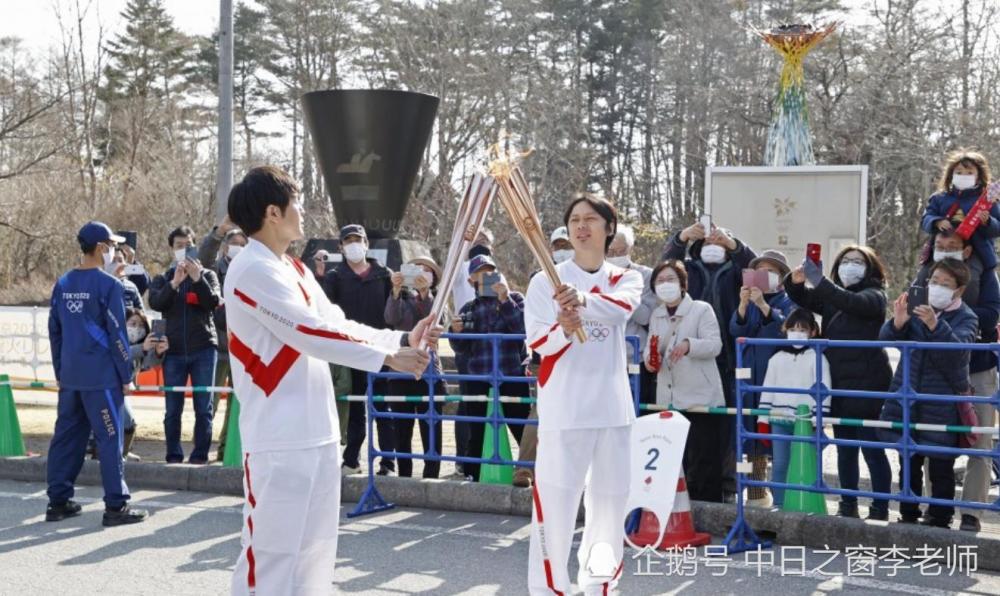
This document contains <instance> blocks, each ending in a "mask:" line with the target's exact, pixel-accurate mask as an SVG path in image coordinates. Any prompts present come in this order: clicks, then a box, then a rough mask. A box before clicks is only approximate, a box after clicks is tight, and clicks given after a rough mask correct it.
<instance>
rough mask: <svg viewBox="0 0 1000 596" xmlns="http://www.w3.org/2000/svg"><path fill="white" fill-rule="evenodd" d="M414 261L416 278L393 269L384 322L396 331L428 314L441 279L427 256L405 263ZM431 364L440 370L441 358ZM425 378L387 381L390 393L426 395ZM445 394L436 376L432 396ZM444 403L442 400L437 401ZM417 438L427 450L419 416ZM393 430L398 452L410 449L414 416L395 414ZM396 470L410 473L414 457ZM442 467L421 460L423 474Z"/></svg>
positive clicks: (413, 410) (398, 408)
mask: <svg viewBox="0 0 1000 596" xmlns="http://www.w3.org/2000/svg"><path fill="white" fill-rule="evenodd" d="M408 264H410V265H417V266H419V267H420V268H421V269H422V270H423V271H422V272H421V273H420V275H418V276H417V277H416V278H415V279H412V280H408V279H406V278H405V277H404V276H403V274H402V273H399V272H397V273H393V274H392V276H391V279H392V295H391V296H390V297H389V299H388V300H387V301H386V303H385V322H386V324H387V325H389V327H390V328H392V329H394V330H396V331H412V330H413V328H414V327H415V326H416V325H417V323H419V322H420V321H421V320H422V319H425V318H427V317H428V316H429V315H430V314H431V306H433V304H434V291H435V289H436V288H437V284H438V282H439V281H440V280H441V268H440V267H438V264H437V263H435V262H434V259H432V258H430V257H417V258H415V259H411V260H410V262H409V263H408ZM434 366H435V368H436V370H437V373H438V374H441V372H442V369H441V360H440V359H438V358H435V359H434ZM428 393H429V392H428V389H427V381H425V380H423V379H421V380H416V379H393V380H391V381H389V394H390V395H428ZM447 394H448V389H447V387H445V384H444V381H442V380H438V381H437V383H435V385H434V395H435V400H436V401H438V400H443V399H444V397H445V396H446V395H447ZM439 403H443V401H439ZM428 409H429V407H428V404H416V403H410V402H407V403H394V404H392V411H393V412H398V413H403V414H426V413H427V412H428ZM434 411H435V413H437V414H440V413H441V408H440V406H435V408H434ZM419 422H420V441H421V443H422V444H423V447H424V453H427V452H428V451H429V450H430V445H431V443H430V440H431V437H430V426H429V425H428V424H427V422H426V421H425V420H420V421H419ZM393 425H394V427H395V428H394V430H395V441H394V443H395V445H396V452H397V453H412V443H413V420H409V419H405V418H396V419H394V420H393ZM441 444H442V441H441V421H440V420H438V421H436V422H435V423H434V452H435V453H437V454H438V455H441ZM397 471H398V473H399V475H400V476H405V477H410V476H413V460H411V459H409V458H403V457H401V458H399V461H398V463H397ZM440 471H441V462H440V461H430V460H424V473H423V477H424V478H437V477H438V475H439V474H440Z"/></svg>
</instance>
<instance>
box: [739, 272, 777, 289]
mask: <svg viewBox="0 0 1000 596" xmlns="http://www.w3.org/2000/svg"><path fill="white" fill-rule="evenodd" d="M743 286H744V287H747V288H757V289H758V290H760V291H761V292H764V293H765V294H767V293H768V292H769V291H770V288H769V287H768V286H769V283H768V278H767V269H759V270H754V269H744V270H743Z"/></svg>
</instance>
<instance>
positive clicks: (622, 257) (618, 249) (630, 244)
mask: <svg viewBox="0 0 1000 596" xmlns="http://www.w3.org/2000/svg"><path fill="white" fill-rule="evenodd" d="M634 247H635V232H634V231H633V230H632V228H631V227H630V226H627V225H625V224H618V232H617V233H616V234H615V238H614V240H612V241H611V246H609V247H608V259H607V260H608V262H609V263H611V264H612V265H615V266H617V267H621V268H622V269H631V270H633V271H638V272H639V273H640V274H641V275H642V285H643V291H642V302H640V303H639V306H638V307H636V309H635V312H633V313H632V317H631V318H630V319H629V320H628V325H626V327H625V337H632V336H635V337H638V338H639V355H640V356H641V355H642V353H643V351H644V350H645V349H646V337H647V336H648V335H649V318H650V316H651V315H652V314H653V310H654V309H655V308H656V307H657V305H658V303H657V300H656V293H655V292H654V291H653V290H652V287H653V284H652V283H650V277H651V276H652V274H653V270H652V268H650V267H647V266H645V265H641V264H639V263H636V262H635V261H633V260H632V249H633V248H634ZM634 356H635V355H634V353H633V349H632V344H631V343H630V344H628V361H629V364H631V363H632V362H635V360H634ZM639 401H641V402H642V403H644V404H649V403H653V402H654V401H656V375H654V374H652V373H650V372H649V371H648V370H646V369H645V367H640V369H639Z"/></svg>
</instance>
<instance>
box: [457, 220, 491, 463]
mask: <svg viewBox="0 0 1000 596" xmlns="http://www.w3.org/2000/svg"><path fill="white" fill-rule="evenodd" d="M492 254H493V232H491V231H490V230H488V229H487V228H485V227H484V228H482V229H481V230H480V231H479V234H478V235H477V236H476V239H475V241H474V242H473V244H472V247H471V248H469V255H468V260H466V261H465V262H464V263H462V266H461V267H460V268H459V271H468V270H469V261H471V260H472V259H474V258H475V257H478V256H480V255H487V256H491V255H492ZM475 298H476V290H475V288H473V287H472V286H471V285H470V284H469V281H468V280H467V279H465V278H464V277H462V276H460V275H459V276H457V279H456V280H455V285H454V287H453V288H452V291H451V300H452V308H453V310H452V312H455V313H457V312H458V311H460V310H461V309H462V307H463V306H465V305H466V304H468V303H469V302H472V301H473V300H474V299H475ZM455 369H456V370H457V371H458V373H459V374H462V375H467V374H469V366H468V362H467V361H466V356H465V354H459V353H457V352H456V353H455ZM458 390H459V393H461V394H462V395H469V394H470V392H469V387H468V384H467V382H466V381H459V382H458ZM458 415H459V416H468V415H469V413H468V412H467V411H466V403H465V402H459V404H458ZM470 433H471V431H470V427H469V423H468V422H461V421H459V422H455V454H456V455H458V456H459V457H464V456H467V455H471V456H472V457H479V456H480V454H479V453H475V454H469V453H466V452H465V449H466V447H467V446H468V445H469V441H470V439H471V434H470ZM464 468H465V464H463V463H462V462H456V463H455V473H456V475H457V476H459V477H460V478H466V477H467V476H468V475H467V474H466V473H465V470H464Z"/></svg>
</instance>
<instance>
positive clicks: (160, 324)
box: [150, 319, 167, 339]
mask: <svg viewBox="0 0 1000 596" xmlns="http://www.w3.org/2000/svg"><path fill="white" fill-rule="evenodd" d="M150 325H151V326H152V331H150V333H152V334H153V337H154V338H156V339H162V338H163V337H164V336H166V335H167V320H166V319H153V320H152V321H150Z"/></svg>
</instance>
